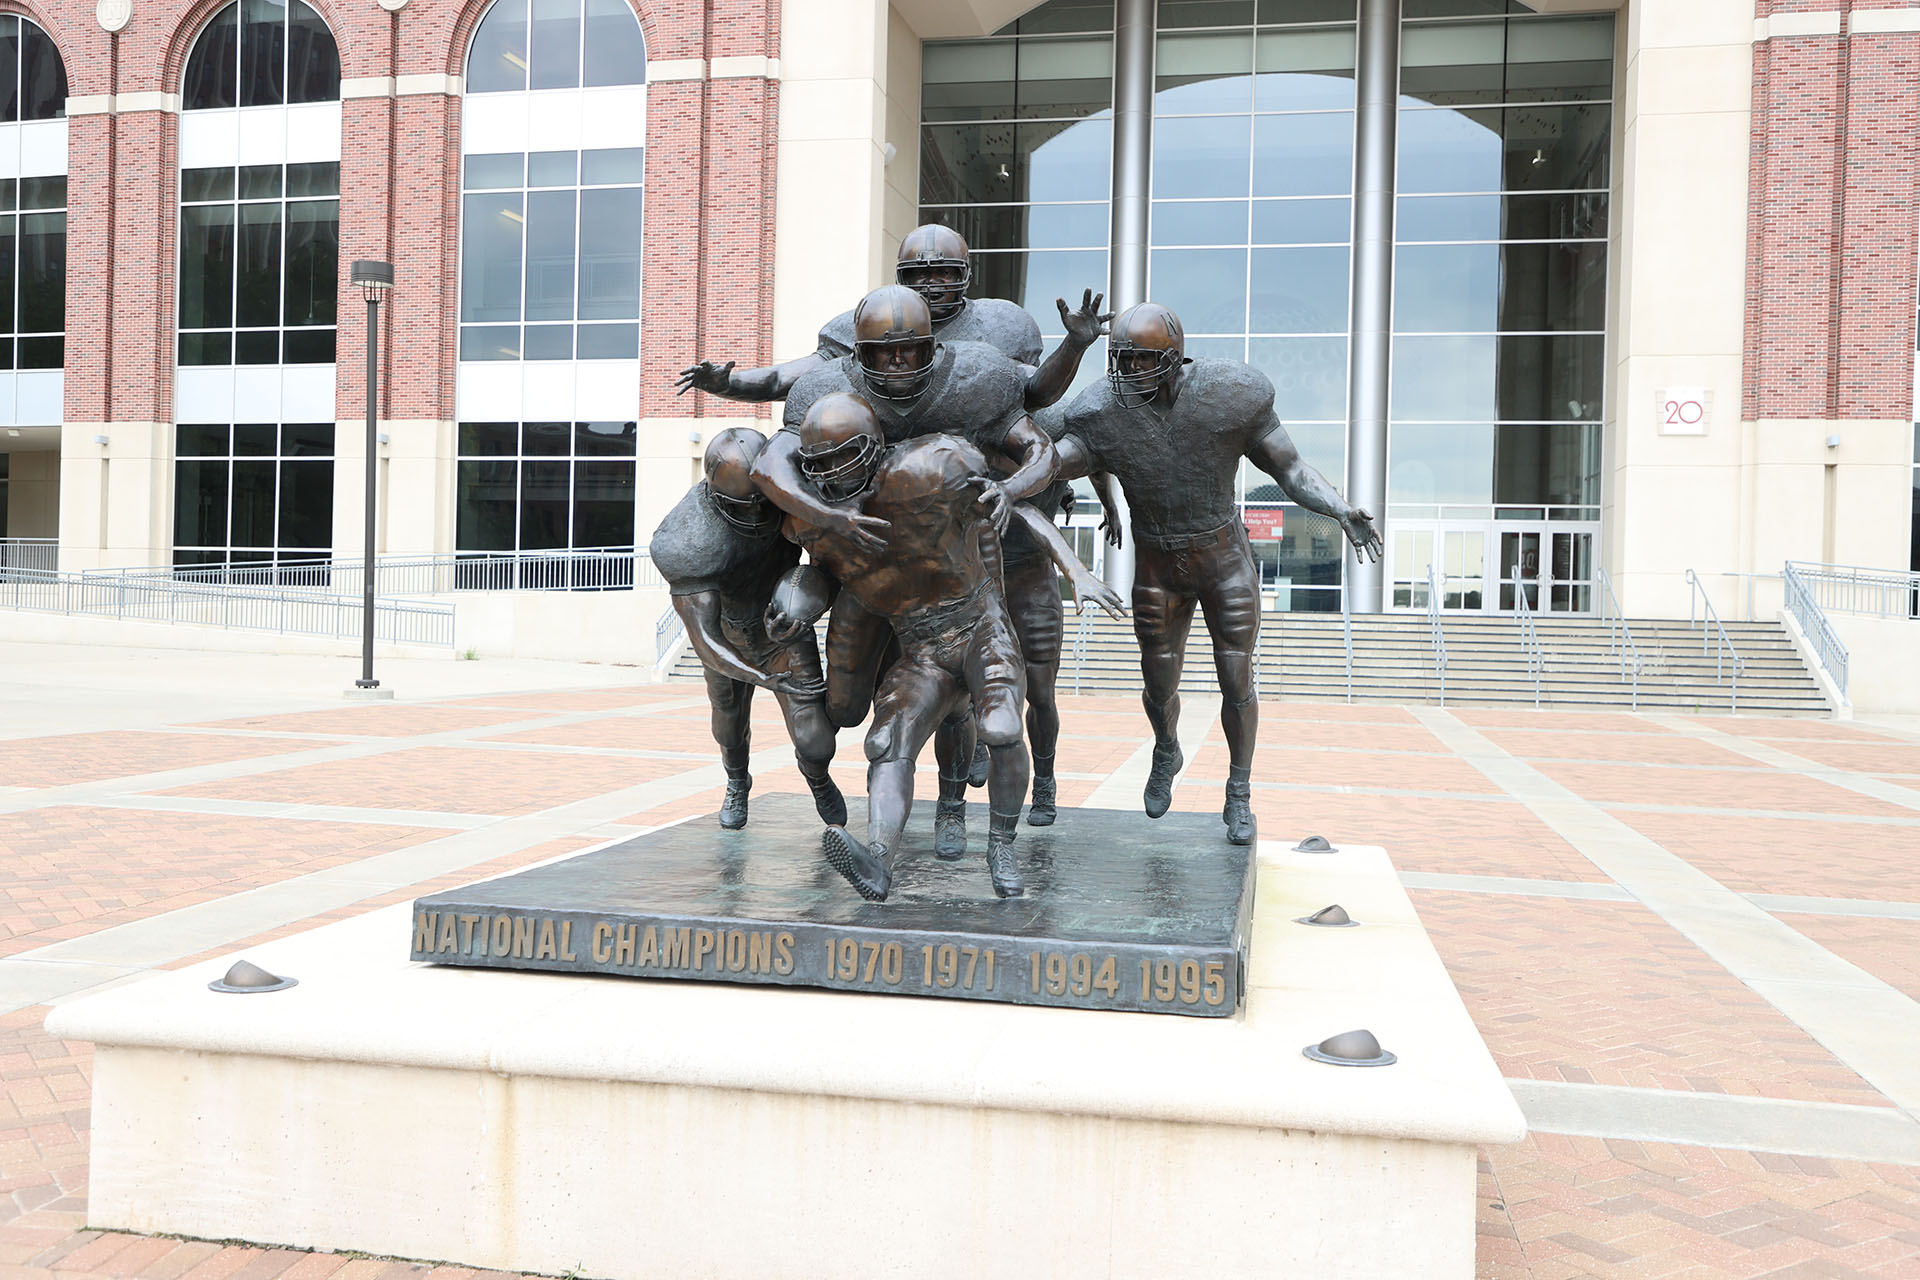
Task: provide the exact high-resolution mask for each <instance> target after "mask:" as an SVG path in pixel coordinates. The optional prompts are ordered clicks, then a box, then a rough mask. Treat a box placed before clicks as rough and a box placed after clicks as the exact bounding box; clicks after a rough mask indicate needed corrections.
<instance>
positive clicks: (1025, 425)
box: [1000, 416, 1059, 502]
mask: <svg viewBox="0 0 1920 1280" xmlns="http://www.w3.org/2000/svg"><path fill="white" fill-rule="evenodd" d="M1000 452H1001V453H1002V454H1004V455H1005V456H1006V457H1007V459H1008V460H1009V461H1011V462H1013V464H1014V467H1015V469H1014V472H1013V474H1012V475H1010V476H1008V477H1007V478H1006V479H1004V480H1002V481H1001V482H1000V487H1001V488H1003V489H1005V490H1006V491H1007V497H1008V498H1010V499H1012V500H1013V501H1015V502H1020V501H1022V500H1024V499H1027V498H1031V497H1032V496H1033V495H1034V494H1036V493H1038V492H1040V491H1041V490H1042V489H1044V488H1046V487H1047V486H1048V485H1050V484H1052V483H1053V473H1054V471H1055V470H1056V469H1057V468H1058V466H1059V455H1058V454H1057V453H1056V452H1055V450H1054V447H1053V441H1052V440H1051V439H1049V438H1048V437H1047V433H1046V432H1044V431H1042V430H1041V429H1040V428H1038V427H1036V426H1034V425H1033V419H1032V418H1028V417H1024V416H1023V417H1022V418H1021V419H1020V421H1018V422H1016V423H1015V424H1014V426H1013V430H1011V431H1009V432H1007V438H1006V441H1005V443H1003V444H1002V445H1001V446H1000Z"/></svg>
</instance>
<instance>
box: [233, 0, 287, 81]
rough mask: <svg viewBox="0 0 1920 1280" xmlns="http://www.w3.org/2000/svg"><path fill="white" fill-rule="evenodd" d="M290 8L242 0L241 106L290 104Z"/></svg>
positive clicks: (269, 0) (267, 1)
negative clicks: (288, 53) (288, 94)
mask: <svg viewBox="0 0 1920 1280" xmlns="http://www.w3.org/2000/svg"><path fill="white" fill-rule="evenodd" d="M286 75H287V6H286V5H285V4H284V3H280V4H276V3H275V2H274V0H240V105H241V106H243V107H272V106H278V105H280V104H281V103H283V102H285V101H286V100H287V82H286Z"/></svg>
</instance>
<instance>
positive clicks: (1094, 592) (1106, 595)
mask: <svg viewBox="0 0 1920 1280" xmlns="http://www.w3.org/2000/svg"><path fill="white" fill-rule="evenodd" d="M1067 586H1068V588H1069V589H1071V590H1072V592H1073V598H1074V602H1075V603H1076V604H1078V605H1079V606H1080V611H1081V612H1082V613H1085V612H1086V609H1087V602H1088V601H1089V600H1091V601H1092V602H1093V603H1095V604H1097V605H1099V606H1100V607H1101V608H1102V609H1105V610H1106V611H1107V614H1108V616H1110V617H1114V618H1124V617H1126V616H1127V603H1126V601H1124V600H1122V599H1121V598H1120V593H1119V592H1117V591H1115V590H1114V589H1113V588H1112V587H1110V586H1108V585H1107V584H1106V583H1104V582H1102V581H1100V579H1098V578H1096V577H1094V576H1093V571H1092V570H1090V569H1088V568H1087V567H1086V566H1085V565H1082V566H1080V569H1079V571H1078V572H1076V573H1072V574H1069V575H1068V576H1067Z"/></svg>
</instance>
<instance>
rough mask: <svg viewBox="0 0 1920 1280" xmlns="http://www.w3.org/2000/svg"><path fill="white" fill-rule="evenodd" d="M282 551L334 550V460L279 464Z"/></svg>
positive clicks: (280, 542)
mask: <svg viewBox="0 0 1920 1280" xmlns="http://www.w3.org/2000/svg"><path fill="white" fill-rule="evenodd" d="M279 545H280V546H281V547H283V548H284V547H297V548H305V549H313V550H318V551H325V550H328V549H330V548H331V547H332V546H333V459H331V458H326V459H322V460H320V461H316V462H282V463H281V464H280V541H279Z"/></svg>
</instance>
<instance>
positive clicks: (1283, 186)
mask: <svg viewBox="0 0 1920 1280" xmlns="http://www.w3.org/2000/svg"><path fill="white" fill-rule="evenodd" d="M1353 120H1354V117H1353V113H1352V112H1350V111H1338V112H1328V113H1324V114H1308V115H1291V116H1258V117H1256V118H1255V119H1254V123H1253V194H1254V195H1256V196H1343V195H1348V194H1350V193H1351V192H1352V191H1353ZM1156 132H1157V130H1156Z"/></svg>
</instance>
